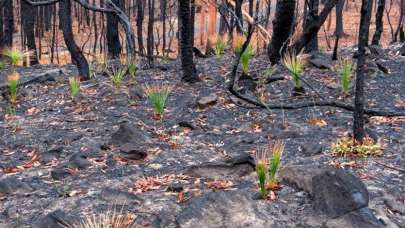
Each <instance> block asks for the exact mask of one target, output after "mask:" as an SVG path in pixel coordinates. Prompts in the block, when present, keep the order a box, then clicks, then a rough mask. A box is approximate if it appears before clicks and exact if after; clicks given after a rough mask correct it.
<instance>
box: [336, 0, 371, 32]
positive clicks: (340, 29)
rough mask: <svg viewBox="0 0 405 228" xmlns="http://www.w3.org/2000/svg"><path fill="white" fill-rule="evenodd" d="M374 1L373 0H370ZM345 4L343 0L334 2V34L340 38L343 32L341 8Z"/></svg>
mask: <svg viewBox="0 0 405 228" xmlns="http://www.w3.org/2000/svg"><path fill="white" fill-rule="evenodd" d="M371 1H374V0H371ZM344 6H345V0H338V2H337V4H336V28H335V36H336V37H339V38H341V37H342V36H343V34H344V30H343V8H344Z"/></svg>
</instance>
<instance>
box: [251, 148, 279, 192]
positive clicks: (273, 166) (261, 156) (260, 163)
mask: <svg viewBox="0 0 405 228" xmlns="http://www.w3.org/2000/svg"><path fill="white" fill-rule="evenodd" d="M284 148H285V143H284V141H276V142H275V143H274V144H273V146H271V147H265V148H262V149H261V150H258V151H257V153H256V174H257V178H258V180H259V191H260V195H261V197H262V198H263V199H266V198H267V190H269V189H270V190H277V189H279V181H278V179H277V173H278V170H279V169H280V166H281V158H282V156H283V152H284ZM270 153H271V156H270Z"/></svg>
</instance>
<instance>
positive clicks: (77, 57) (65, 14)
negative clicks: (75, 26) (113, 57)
mask: <svg viewBox="0 0 405 228" xmlns="http://www.w3.org/2000/svg"><path fill="white" fill-rule="evenodd" d="M70 1H71V0H60V1H59V23H60V28H61V29H62V33H63V39H64V40H65V44H66V47H67V48H68V50H69V52H70V55H71V56H72V60H73V62H74V63H75V64H76V66H77V69H78V71H79V75H80V77H81V79H82V80H88V79H90V77H89V65H88V63H87V60H86V58H85V57H84V55H83V53H82V51H81V50H80V48H79V47H78V46H77V44H76V42H75V40H74V36H73V31H72V18H71V2H70Z"/></svg>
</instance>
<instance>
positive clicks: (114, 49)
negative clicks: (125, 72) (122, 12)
mask: <svg viewBox="0 0 405 228" xmlns="http://www.w3.org/2000/svg"><path fill="white" fill-rule="evenodd" d="M111 2H113V3H114V4H115V5H117V6H118V7H121V4H120V0H111ZM118 23H119V18H118V16H117V15H116V14H113V13H107V50H108V57H109V58H112V59H117V58H119V57H120V54H121V49H122V47H121V43H120V36H119V30H118Z"/></svg>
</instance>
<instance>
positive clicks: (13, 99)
mask: <svg viewBox="0 0 405 228" xmlns="http://www.w3.org/2000/svg"><path fill="white" fill-rule="evenodd" d="M19 80H20V75H19V74H18V73H17V72H15V71H14V72H13V73H12V74H10V75H8V76H7V84H8V89H9V92H10V103H11V104H16V103H17V94H18V81H19Z"/></svg>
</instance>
